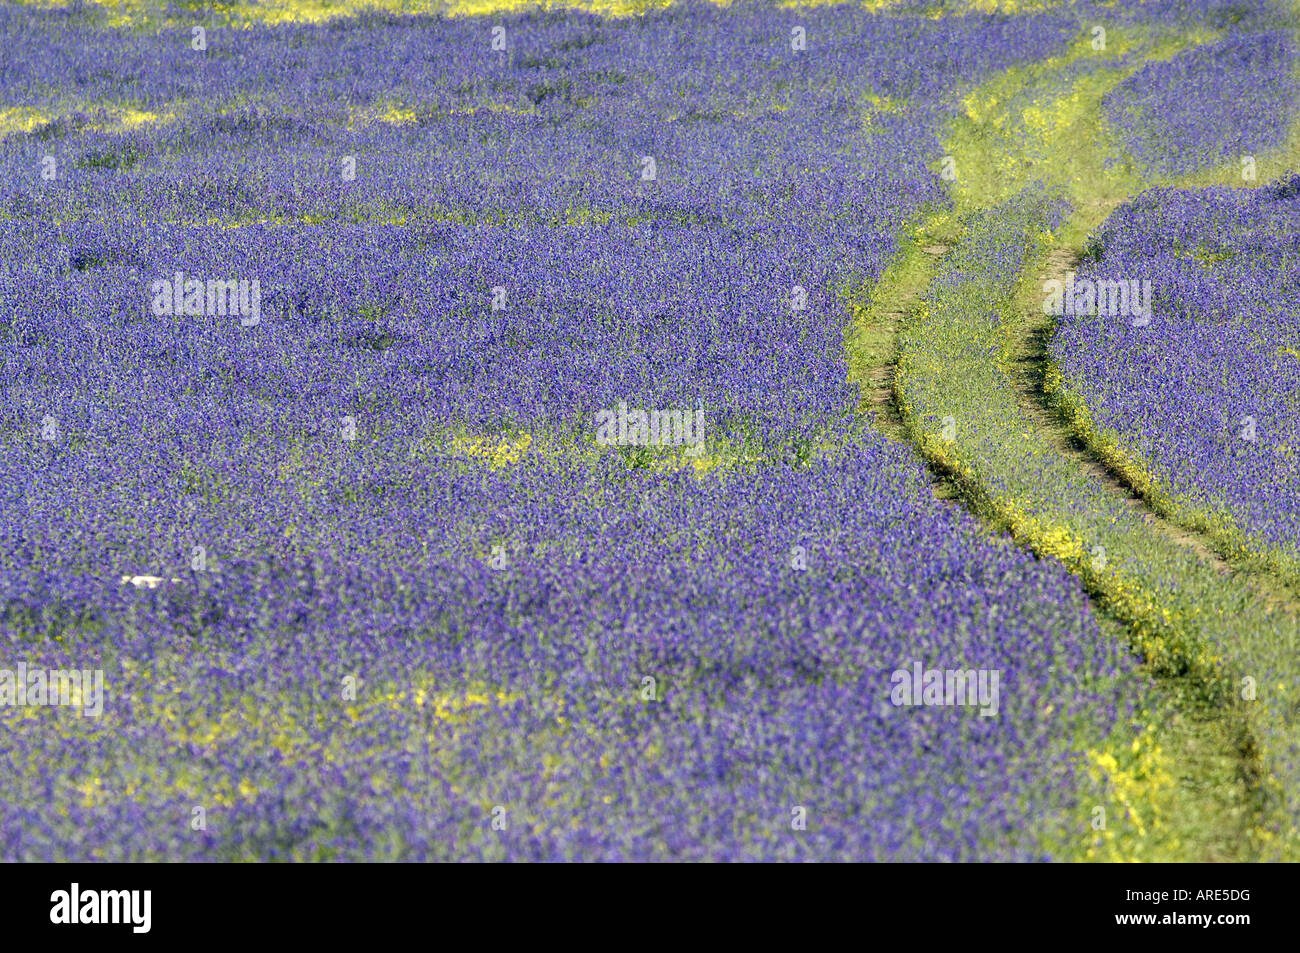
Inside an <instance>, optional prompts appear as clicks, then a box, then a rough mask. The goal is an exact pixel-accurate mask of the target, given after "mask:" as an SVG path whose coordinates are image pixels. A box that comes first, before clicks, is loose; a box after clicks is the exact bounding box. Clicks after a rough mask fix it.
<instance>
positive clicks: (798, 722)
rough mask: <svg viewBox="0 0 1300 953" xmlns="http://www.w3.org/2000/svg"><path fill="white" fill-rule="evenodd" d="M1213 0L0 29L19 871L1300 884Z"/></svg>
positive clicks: (617, 9)
mask: <svg viewBox="0 0 1300 953" xmlns="http://www.w3.org/2000/svg"><path fill="white" fill-rule="evenodd" d="M1232 10H1235V11H1236V12H1233V13H1231V15H1229V14H1230V11H1229V10H1228V8H1227V7H1226V6H1224V5H1221V4H1217V3H1192V2H1172V0H1162V2H1157V3H1150V4H1141V5H1134V6H1133V8H1132V9H1129V10H1126V11H1116V10H1114V9H1112V8H1110V7H1106V6H1100V5H1099V6H1091V5H1086V4H1076V3H1060V4H1055V3H1026V4H1014V3H993V2H975V3H950V4H941V3H926V2H918V3H867V4H856V3H854V4H824V5H817V6H808V7H804V6H786V5H773V4H768V3H757V2H740V3H734V4H731V5H728V6H718V5H713V4H704V3H694V2H688V3H673V4H667V3H665V4H657V3H655V4H626V5H620V4H618V3H612V4H604V5H601V4H595V5H591V4H588V5H587V6H586V7H585V8H583V5H582V4H579V3H574V4H573V5H571V6H560V5H555V6H553V7H548V8H546V9H541V8H525V7H523V6H522V5H519V6H516V5H513V4H508V5H500V4H497V5H493V4H491V3H487V2H477V0H476V2H462V3H458V4H443V5H437V6H435V5H432V4H430V5H427V7H426V5H423V4H420V3H409V4H405V5H403V4H398V3H387V2H376V3H373V4H370V5H341V4H335V5H332V6H331V5H329V4H318V3H314V2H308V0H304V2H298V3H294V2H287V0H286V2H268V3H253V2H240V3H234V4H228V5H222V6H221V7H220V8H219V9H215V10H209V11H204V12H196V11H191V10H189V9H188V8H185V7H183V6H177V5H168V4H162V5H160V4H157V3H152V2H145V0H132V2H128V3H116V4H108V3H105V4H99V3H78V4H75V5H67V6H65V5H62V4H60V3H57V2H41V3H18V4H7V5H4V6H0V44H2V45H3V48H4V50H5V51H6V53H5V59H4V61H3V62H0V342H3V350H2V351H0V385H2V386H0V859H3V860H6V861H40V860H110V861H111V860H126V861H146V860H185V861H231V860H251V861H271V860H290V861H292V860H298V861H303V860H306V861H320V860H347V861H366V860H403V861H459V860H540V861H552V860H636V861H656V860H665V861H672V860H735V861H761V860H830V861H867V860H882V861H1049V860H1050V861H1074V860H1130V859H1143V860H1171V859H1206V858H1208V859H1255V858H1275V857H1289V856H1291V853H1290V852H1291V851H1293V850H1295V849H1296V848H1295V843H1296V838H1297V834H1296V829H1297V825H1300V725H1297V724H1296V723H1295V722H1296V720H1297V715H1296V712H1297V710H1300V709H1297V706H1296V702H1297V692H1300V679H1297V674H1298V673H1300V663H1298V662H1296V659H1297V658H1300V655H1297V649H1298V647H1300V628H1298V627H1297V622H1296V618H1297V609H1296V605H1297V602H1296V601H1295V600H1294V594H1293V593H1292V592H1291V590H1289V589H1288V588H1287V587H1288V586H1289V585H1290V584H1291V580H1292V578H1293V577H1292V576H1291V575H1290V574H1289V567H1290V565H1291V563H1290V562H1288V561H1289V560H1296V559H1300V523H1297V519H1300V510H1298V509H1297V506H1298V505H1300V503H1298V501H1300V475H1298V472H1297V468H1296V467H1297V465H1296V462H1295V453H1294V451H1295V449H1296V447H1297V446H1300V433H1298V432H1297V419H1298V418H1297V410H1298V408H1297V406H1296V399H1297V394H1300V351H1297V347H1300V343H1298V339H1297V327H1296V321H1297V318H1296V314H1297V305H1300V301H1297V300H1296V296H1295V294H1294V289H1293V288H1291V286H1290V285H1288V283H1287V277H1288V276H1289V275H1292V274H1293V273H1294V272H1296V270H1297V264H1298V262H1300V259H1298V258H1297V249H1298V248H1300V246H1297V244H1296V235H1297V234H1300V229H1297V227H1296V226H1297V225H1300V200H1298V199H1297V195H1298V191H1297V186H1296V183H1297V181H1300V180H1297V179H1296V178H1295V177H1294V172H1295V167H1294V162H1293V159H1294V153H1293V151H1289V150H1292V149H1293V145H1292V144H1293V143H1294V142H1295V137H1294V135H1293V132H1292V123H1293V120H1294V119H1295V118H1296V117H1295V116H1293V115H1292V113H1293V111H1294V104H1295V99H1296V89H1297V87H1296V85H1295V83H1296V80H1295V74H1296V70H1297V68H1300V67H1297V62H1296V58H1295V37H1296V29H1297V24H1296V23H1295V22H1294V19H1293V13H1294V11H1291V10H1289V8H1287V7H1284V6H1277V7H1272V6H1267V5H1260V6H1259V8H1258V9H1252V10H1238V9H1237V8H1232ZM1097 24H1105V28H1104V29H1102V32H1101V34H1098V33H1097V32H1096V30H1097V27H1096V25H1097ZM1099 38H1100V45H1099ZM1221 74H1222V75H1223V76H1227V77H1228V78H1229V79H1230V80H1231V82H1222V83H1221V82H1217V81H1215V82H1212V81H1207V80H1206V79H1205V77H1206V76H1207V75H1208V76H1210V77H1216V76H1219V75H1221ZM1189 77H1190V78H1189ZM1231 83H1236V84H1237V85H1236V86H1233V85H1231ZM1204 89H1209V90H1210V91H1211V95H1212V97H1213V102H1212V105H1213V108H1209V109H1202V108H1201V107H1202V106H1203V105H1204V104H1205V101H1206V95H1207V94H1206V93H1205V92H1204ZM1252 91H1256V92H1257V93H1258V95H1256V96H1254V97H1253V99H1252V100H1251V103H1250V105H1249V108H1247V107H1246V105H1245V103H1244V100H1243V97H1244V96H1245V95H1246V93H1250V92H1252ZM1080 136H1083V137H1084V139H1083V140H1082V141H1098V142H1104V143H1105V145H1104V147H1103V146H1099V147H1098V149H1097V150H1095V151H1094V152H1091V153H1088V154H1087V155H1084V156H1082V157H1081V156H1080V155H1079V149H1078V143H1079V141H1081V140H1080V138H1079V137H1080ZM1188 142H1191V143H1195V148H1194V149H1190V148H1189V149H1183V148H1181V147H1178V148H1175V147H1174V146H1173V145H1171V143H1173V144H1175V145H1176V144H1178V143H1188ZM1247 153H1249V154H1250V156H1251V157H1252V164H1251V169H1252V172H1251V175H1252V177H1251V179H1250V180H1249V181H1234V182H1231V183H1229V184H1227V185H1225V184H1223V183H1220V182H1218V181H1217V180H1216V181H1215V182H1214V183H1209V182H1208V180H1207V181H1202V180H1201V179H1198V178H1196V177H1197V176H1201V177H1203V178H1204V177H1213V176H1219V177H1221V178H1222V177H1224V176H1237V174H1238V170H1239V169H1243V168H1244V167H1245V166H1244V164H1242V163H1241V162H1240V158H1241V157H1242V156H1243V155H1245V154H1247ZM1289 162H1290V163H1291V165H1290V166H1288V163H1289ZM1180 177H1182V178H1180ZM1211 185H1212V186H1213V187H1210V186H1211ZM1103 223H1104V224H1103ZM1070 254H1073V255H1074V259H1075V264H1076V265H1077V269H1076V271H1077V273H1076V274H1075V277H1076V278H1087V277H1089V276H1091V277H1092V278H1096V279H1099V280H1100V279H1104V278H1109V277H1111V276H1115V277H1117V278H1118V277H1120V276H1122V277H1125V278H1128V277H1129V276H1132V277H1135V278H1142V279H1149V280H1150V281H1151V282H1152V283H1153V286H1154V288H1155V291H1154V306H1153V318H1152V320H1151V322H1150V323H1149V324H1148V325H1143V326H1141V327H1133V326H1131V324H1130V322H1129V321H1128V319H1127V317H1115V316H1111V315H1101V316H1099V315H1096V314H1092V315H1086V314H1085V315H1079V316H1074V315H1069V316H1061V317H1059V318H1057V319H1055V320H1054V321H1053V322H1051V323H1050V326H1049V325H1045V324H1044V323H1043V322H1044V321H1045V320H1046V319H1045V318H1044V315H1043V310H1042V308H1041V307H1039V304H1040V302H1039V301H1038V300H1037V299H1034V300H1030V298H1032V295H1030V292H1032V291H1034V289H1035V288H1036V287H1037V286H1038V285H1039V284H1041V281H1040V278H1041V276H1042V274H1044V273H1046V272H1045V271H1044V269H1045V268H1048V267H1049V265H1050V267H1052V268H1055V267H1057V265H1061V266H1062V267H1064V265H1065V264H1067V258H1068V256H1069V255H1070ZM1072 273H1073V272H1072ZM1025 315H1031V318H1025V317H1024V316H1025ZM1035 315H1036V317H1033V316H1035ZM1031 319H1032V320H1031ZM1033 321H1037V324H1034V323H1033ZM1044 341H1046V342H1047V343H1046V344H1044V343H1043V342H1044ZM1033 342H1039V343H1038V346H1039V347H1040V349H1043V350H1044V353H1043V354H1040V355H1038V356H1037V357H1035V353H1036V352H1032V350H1031V348H1032V346H1033ZM1022 352H1023V353H1022ZM1024 368H1029V370H1025V369H1024ZM1025 375H1028V376H1029V377H1034V378H1035V380H1036V383H1035V384H1034V386H1033V387H1031V386H1030V384H1028V383H1026V382H1025V381H1026V380H1027V379H1028V378H1026V377H1025ZM1035 375H1037V377H1035ZM1038 378H1041V379H1038ZM1045 387H1047V389H1049V390H1052V391H1053V393H1055V394H1056V395H1057V396H1056V398H1055V399H1054V400H1049V399H1047V396H1046V395H1045V394H1044V393H1043V391H1044V388H1045ZM1034 395H1037V397H1035V396H1034ZM1038 398H1042V400H1041V401H1039V402H1038V403H1033V401H1034V400H1037V399H1038ZM1246 419H1249V420H1250V421H1251V424H1250V427H1249V428H1247V429H1248V430H1249V431H1250V434H1251V436H1250V437H1249V438H1243V437H1242V436H1241V433H1240V432H1241V431H1242V428H1243V427H1246V424H1245V423H1244V421H1245V420H1246ZM600 421H603V422H604V424H603V425H602V424H601V423H599V422H600ZM1121 485H1122V486H1124V487H1129V488H1132V487H1136V489H1137V491H1138V495H1139V496H1140V497H1141V500H1136V501H1129V500H1125V501H1123V502H1121V501H1120V498H1119V496H1118V495H1117V494H1119V493H1121V492H1128V490H1127V489H1125V490H1121V489H1120V487H1121ZM1156 487H1159V488H1160V489H1159V492H1157V491H1156V489H1154V488H1156ZM1166 488H1167V489H1166ZM1130 496H1131V494H1130ZM1173 501H1178V505H1174V502H1173ZM1135 505H1136V506H1140V507H1144V509H1143V510H1142V511H1141V512H1138V511H1135V510H1134V509H1133V507H1134V506H1135ZM1160 532H1164V533H1165V535H1159V533H1160ZM1174 532H1180V533H1187V534H1196V535H1197V536H1198V538H1203V541H1204V547H1203V548H1204V552H1203V553H1194V552H1193V551H1192V550H1190V549H1188V548H1187V547H1184V546H1182V545H1181V544H1175V543H1174V542H1172V541H1170V539H1169V538H1168V537H1169V534H1172V533H1174ZM1236 559H1240V560H1253V562H1250V565H1249V566H1245V564H1244V563H1243V565H1242V572H1241V573H1240V575H1241V578H1240V579H1239V578H1237V576H1234V577H1233V579H1234V582H1233V583H1232V585H1231V586H1229V585H1226V584H1222V581H1221V578H1220V575H1219V567H1218V566H1217V565H1215V564H1214V563H1213V561H1214V560H1220V561H1222V560H1228V561H1232V560H1236ZM1236 565H1237V564H1236V563H1233V566H1236ZM1247 570H1248V571H1247ZM1252 573H1253V574H1254V575H1251V574H1252ZM1294 578H1300V576H1296V577H1294ZM67 672H77V673H83V672H85V673H89V672H99V673H102V686H103V687H102V693H99V692H98V691H97V690H96V691H92V689H91V688H90V685H91V682H90V680H89V679H87V680H86V681H84V682H79V683H78V684H77V685H76V686H75V687H73V688H72V689H71V690H70V691H65V692H63V693H62V695H61V696H60V695H59V693H58V692H56V691H54V689H53V687H52V686H53V685H54V681H53V680H49V681H47V680H45V679H44V678H43V677H42V676H41V675H37V676H33V674H32V673H67ZM935 673H937V676H938V690H937V691H934V690H932V689H933V687H934V686H933V685H932V684H931V681H930V676H931V674H935ZM954 673H955V674H956V676H957V681H956V685H957V687H956V690H954V679H953V676H954ZM1243 678H1247V679H1249V680H1250V683H1251V685H1252V686H1254V688H1252V694H1251V697H1250V699H1246V697H1245V694H1244V693H1241V692H1238V691H1237V688H1238V683H1239V682H1241V680H1242V679H1243ZM1239 695H1240V697H1238V696H1239ZM92 705H93V706H94V707H95V708H97V709H98V710H95V711H92V710H91V708H92ZM1189 713H1191V714H1192V715H1195V716H1196V717H1195V718H1194V719H1192V720H1195V721H1196V723H1197V724H1198V725H1201V726H1203V727H1201V728H1198V729H1197V730H1196V731H1194V732H1190V731H1189V730H1188V729H1187V728H1186V724H1187V721H1188V718H1189ZM1183 759H1187V760H1186V761H1184V760H1183ZM1216 759H1217V760H1216ZM1192 761H1195V763H1196V764H1197V765H1212V764H1217V765H1222V767H1219V768H1211V767H1195V768H1193V767H1188V764H1190V763H1192ZM1243 779H1254V780H1243Z"/></svg>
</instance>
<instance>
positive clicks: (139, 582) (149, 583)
mask: <svg viewBox="0 0 1300 953" xmlns="http://www.w3.org/2000/svg"><path fill="white" fill-rule="evenodd" d="M166 581H167V580H166V579H163V578H161V577H159V576H123V577H122V582H124V583H127V582H129V583H130V584H131V585H133V586H135V587H136V588H137V589H138V588H140V587H142V586H146V587H148V588H150V589H157V588H158V587H159V586H160V585H162V583H164V582H166ZM172 582H180V580H179V579H175V578H173V579H172Z"/></svg>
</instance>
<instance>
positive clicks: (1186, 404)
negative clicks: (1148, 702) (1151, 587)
mask: <svg viewBox="0 0 1300 953" xmlns="http://www.w3.org/2000/svg"><path fill="white" fill-rule="evenodd" d="M1139 274H1140V275H1142V276H1143V279H1144V280H1149V281H1151V282H1152V286H1153V288H1158V289H1159V293H1158V294H1157V295H1156V296H1155V298H1154V302H1153V306H1152V314H1151V315H1150V317H1149V321H1150V323H1149V324H1136V325H1135V322H1133V321H1131V320H1129V319H1127V318H1125V317H1117V316H1113V315H1093V316H1087V315H1073V316H1070V317H1068V318H1066V319H1064V320H1063V322H1062V324H1061V325H1060V327H1059V330H1058V334H1057V337H1056V339H1055V341H1054V342H1053V346H1052V350H1053V354H1054V357H1055V359H1056V362H1057V364H1058V366H1059V368H1060V373H1061V376H1062V378H1063V380H1064V384H1065V386H1066V387H1068V388H1070V389H1071V390H1072V391H1073V392H1075V393H1076V394H1077V395H1078V396H1079V397H1080V398H1081V399H1082V400H1083V401H1084V403H1085V404H1086V406H1087V407H1088V409H1089V411H1090V413H1091V419H1092V422H1093V424H1094V425H1095V426H1097V427H1099V428H1101V429H1102V430H1103V431H1104V432H1106V433H1109V434H1111V435H1112V436H1113V439H1114V440H1115V441H1116V446H1117V448H1118V449H1119V450H1120V452H1121V453H1124V454H1127V455H1128V456H1130V457H1131V458H1132V459H1133V460H1138V461H1143V462H1144V464H1145V467H1146V468H1149V470H1150V472H1151V474H1152V476H1153V477H1154V478H1155V480H1156V481H1157V482H1158V483H1159V484H1160V486H1161V492H1163V493H1165V494H1167V496H1168V499H1169V500H1170V502H1171V503H1172V504H1174V505H1177V506H1181V507H1185V508H1186V509H1187V510H1188V511H1189V512H1199V513H1201V514H1204V518H1205V520H1206V521H1207V522H1208V523H1210V524H1211V526H1212V528H1214V529H1215V530H1216V531H1217V532H1218V533H1219V534H1220V535H1222V536H1224V537H1225V538H1229V539H1232V540H1234V541H1236V544H1237V545H1240V546H1241V547H1243V548H1256V549H1263V550H1266V551H1269V552H1270V553H1272V554H1273V555H1275V556H1276V557H1277V559H1278V560H1279V561H1280V562H1281V563H1282V564H1283V565H1285V566H1288V567H1289V568H1290V570H1291V571H1292V572H1294V571H1295V567H1296V566H1298V565H1300V456H1297V454H1298V453H1300V413H1298V411H1300V403H1298V402H1300V293H1297V280H1300V179H1296V178H1291V179H1289V180H1287V181H1283V182H1280V183H1278V184H1277V185H1275V186H1272V187H1269V188H1265V189H1259V190H1241V189H1210V190H1194V191H1187V190H1156V191H1152V192H1148V193H1145V194H1144V195H1143V196H1142V197H1141V198H1140V199H1139V200H1138V201H1136V202H1134V203H1132V204H1131V205H1128V206H1125V207H1124V208H1123V209H1121V210H1120V211H1119V212H1118V213H1117V214H1116V215H1114V216H1112V217H1111V219H1110V220H1109V221H1108V222H1107V224H1106V227H1105V228H1104V229H1103V230H1102V231H1101V232H1100V233H1099V234H1098V236H1097V238H1096V241H1095V245H1094V253H1093V256H1092V258H1091V260H1089V261H1088V262H1086V264H1085V266H1084V267H1082V268H1081V269H1080V271H1079V279H1080V280H1083V279H1092V280H1094V281H1098V282H1102V281H1106V280H1108V279H1116V278H1118V277H1119V276H1121V275H1123V276H1129V275H1139Z"/></svg>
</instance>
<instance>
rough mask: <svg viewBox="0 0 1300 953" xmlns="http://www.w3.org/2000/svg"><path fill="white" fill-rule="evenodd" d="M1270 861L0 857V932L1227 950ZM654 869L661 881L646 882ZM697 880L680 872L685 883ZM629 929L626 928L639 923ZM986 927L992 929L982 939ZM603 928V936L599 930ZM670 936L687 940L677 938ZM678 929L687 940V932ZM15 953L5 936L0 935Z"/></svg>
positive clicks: (1265, 925)
mask: <svg viewBox="0 0 1300 953" xmlns="http://www.w3.org/2000/svg"><path fill="white" fill-rule="evenodd" d="M1293 876H1294V872H1293V871H1292V870H1291V869H1289V868H1288V867H1286V866H1279V865H1259V866H1246V865H1240V866H1235V865H1234V866H1229V865H1202V864H1169V865H1163V866H1141V867H1138V866H1129V865H1110V866H1105V865H1079V866H1052V865H996V866H995V865H961V864H945V865H920V864H915V865H816V866H810V867H805V868H801V869H800V870H798V871H797V872H795V871H793V870H790V869H784V870H773V869H767V868H765V867H762V866H758V865H748V866H742V867H730V868H725V867H721V866H711V867H707V868H706V867H704V866H702V865H700V866H692V867H689V868H687V869H681V867H678V868H677V869H674V870H672V871H671V872H665V866H647V867H645V869H641V870H635V871H633V870H629V869H626V867H624V868H622V869H616V870H607V869H606V870H599V871H597V870H593V869H591V868H590V867H586V868H583V867H571V868H568V869H548V870H546V871H545V873H544V874H539V872H538V871H537V870H536V868H535V867H531V868H530V867H525V866H519V867H518V868H517V869H512V870H501V869H486V868H485V867H484V866H480V865H444V866H434V865H425V866H421V865H405V864H384V865H348V864H317V865H274V864H248V865H219V864H212V865H203V864H190V865H179V864H168V865H125V864H99V865H94V864H66V865H54V864H47V865H20V864H11V865H7V866H3V867H0V917H2V918H3V919H0V922H3V923H4V924H5V933H6V939H7V940H9V941H17V942H21V938H22V937H25V936H27V937H32V938H33V939H37V940H40V939H48V940H52V941H54V942H58V941H59V940H61V939H62V940H70V941H73V942H82V941H85V940H100V939H103V940H108V939H112V940H115V941H116V942H121V943H126V944H133V943H147V942H151V941H154V940H158V939H162V940H167V941H175V940H180V939H188V938H196V939H201V940H204V941H218V942H219V941H221V940H223V939H225V938H227V937H228V938H229V939H231V940H247V939H249V938H250V936H256V938H257V939H258V940H259V941H260V942H267V941H270V942H274V941H276V940H280V939H283V940H286V941H290V942H293V943H302V942H311V941H313V940H321V941H324V942H328V943H330V944H338V943H346V942H358V941H364V942H374V941H376V940H379V941H383V940H385V939H388V938H389V937H390V936H391V938H392V939H393V940H395V941H396V940H400V939H401V938H403V937H404V936H407V935H409V934H410V931H411V930H412V929H416V928H420V927H433V928H434V929H435V933H436V934H442V933H443V932H444V931H446V930H448V929H451V928H457V927H458V921H460V922H459V927H463V928H464V929H463V930H462V929H457V935H463V934H464V933H465V932H468V933H469V934H470V935H471V936H472V935H474V934H475V933H476V932H480V931H482V930H483V929H484V928H486V929H487V930H489V931H490V938H491V940H492V941H493V942H500V941H501V940H502V939H503V937H507V938H508V935H509V932H510V931H511V930H512V929H514V930H518V931H520V938H521V939H527V940H528V941H530V942H536V941H537V940H538V938H539V934H538V931H539V930H541V929H545V930H547V931H550V930H560V931H566V930H573V929H579V930H585V929H587V928H589V927H595V926H598V925H602V924H604V923H605V922H606V921H608V922H609V923H610V924H616V923H618V922H624V923H625V924H627V925H628V929H629V930H631V931H632V933H633V934H635V933H637V932H638V930H640V929H643V928H648V929H649V930H650V931H652V933H653V934H658V935H660V936H663V934H662V933H661V931H662V930H663V929H664V928H666V927H673V928H674V930H675V929H676V928H678V927H680V929H683V930H685V929H689V930H691V931H695V932H698V933H701V934H703V936H701V937H699V938H704V937H705V936H707V935H708V934H709V933H712V932H714V931H717V932H719V933H724V934H726V936H727V937H728V938H729V942H734V941H735V939H736V938H737V937H739V936H742V935H744V934H745V933H746V932H748V929H749V928H753V929H755V930H761V931H763V933H762V935H763V937H764V938H765V939H769V940H771V939H775V937H774V935H773V934H772V931H773V930H776V929H780V928H781V927H782V926H784V927H786V928H788V929H790V930H794V931H797V932H798V933H799V935H800V937H801V939H802V940H803V941H805V942H806V941H807V940H809V939H815V938H817V936H818V934H821V933H823V932H824V933H826V934H827V935H828V936H833V935H836V934H842V933H843V932H844V931H845V930H847V931H849V935H854V936H858V937H862V938H866V937H869V936H871V935H883V932H882V931H887V932H888V933H889V934H894V935H896V933H897V930H898V928H899V927H900V926H901V925H904V924H908V925H909V926H908V927H907V928H906V929H907V932H912V933H914V935H918V936H923V937H924V938H925V940H926V942H934V941H936V940H938V941H943V940H945V939H951V940H959V941H960V940H965V941H968V942H969V941H978V940H979V938H980V937H981V936H984V937H985V939H986V940H988V939H992V938H994V937H996V938H998V939H1018V938H1022V937H1023V938H1024V939H1026V940H1043V939H1045V938H1048V937H1050V938H1052V939H1053V940H1057V939H1062V940H1063V939H1069V940H1074V939H1083V940H1088V939H1095V938H1111V937H1114V938H1116V939H1118V940H1120V941H1121V942H1123V939H1122V938H1124V937H1126V936H1127V937H1130V938H1132V939H1134V940H1140V941H1142V942H1146V941H1150V940H1153V939H1157V940H1160V939H1167V940H1169V941H1173V942H1177V943H1187V942H1189V941H1191V942H1196V943H1200V942H1212V943H1215V944H1234V943H1240V942H1242V941H1261V940H1264V939H1266V938H1267V937H1269V936H1272V935H1274V934H1277V935H1284V934H1287V933H1289V932H1290V931H1289V930H1288V926H1289V923H1290V920H1291V910H1290V908H1291V907H1292V906H1293V904H1292V903H1291V894H1292V888H1291V882H1292V880H1293ZM660 877H665V879H664V880H662V881H660V880H659V878H660ZM697 877H698V878H699V880H698V881H696V879H695V878H697ZM637 924H639V925H640V926H637ZM990 931H991V932H990ZM606 935H607V936H609V937H610V938H611V939H613V938H614V937H615V936H617V935H618V933H617V932H615V933H607V934H606ZM680 939H686V937H679V940H680ZM691 939H696V937H695V936H692V937H691ZM11 948H13V949H20V948H22V947H20V946H17V945H15V946H13V947H11Z"/></svg>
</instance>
